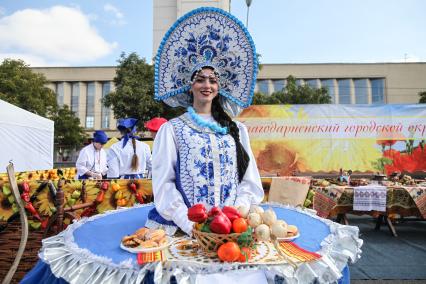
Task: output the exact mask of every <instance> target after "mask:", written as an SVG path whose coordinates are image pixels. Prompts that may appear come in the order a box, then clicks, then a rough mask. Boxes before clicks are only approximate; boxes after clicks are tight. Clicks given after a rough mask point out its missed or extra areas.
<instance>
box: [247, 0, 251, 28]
mask: <svg viewBox="0 0 426 284" xmlns="http://www.w3.org/2000/svg"><path fill="white" fill-rule="evenodd" d="M251 1H252V0H246V4H247V18H246V28H247V29H248V18H249V10H250V5H251Z"/></svg>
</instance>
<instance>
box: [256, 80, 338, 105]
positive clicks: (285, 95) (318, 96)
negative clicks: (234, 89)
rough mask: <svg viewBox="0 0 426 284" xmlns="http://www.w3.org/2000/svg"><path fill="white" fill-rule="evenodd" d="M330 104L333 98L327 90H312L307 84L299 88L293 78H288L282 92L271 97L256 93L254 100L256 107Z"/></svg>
mask: <svg viewBox="0 0 426 284" xmlns="http://www.w3.org/2000/svg"><path fill="white" fill-rule="evenodd" d="M329 103H331V97H330V96H329V95H328V90H327V89H326V88H319V89H317V88H311V87H310V86H308V85H306V84H304V85H301V86H298V85H296V79H295V78H294V77H293V76H288V77H287V85H286V86H285V88H284V89H283V90H282V91H279V92H275V93H272V94H271V95H270V96H268V95H265V94H261V93H256V94H255V95H254V98H253V104H255V105H258V104H264V105H275V104H329Z"/></svg>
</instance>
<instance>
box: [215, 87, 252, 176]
mask: <svg viewBox="0 0 426 284" xmlns="http://www.w3.org/2000/svg"><path fill="white" fill-rule="evenodd" d="M219 99H220V98H219V95H218V96H216V97H215V98H214V99H213V102H212V116H213V118H214V119H215V120H216V121H217V122H218V123H219V124H220V125H221V126H222V127H228V129H229V134H230V135H231V136H232V138H234V140H235V148H236V152H237V168H238V180H239V182H241V181H242V180H243V177H244V174H245V173H246V170H247V167H248V164H249V162H250V157H249V155H248V154H247V152H246V150H245V149H244V147H243V145H242V144H241V142H240V131H239V129H238V126H237V124H236V123H235V122H234V121H233V120H232V119H231V118H230V117H229V115H228V114H227V113H226V112H225V111H224V110H223V108H222V105H221V104H220V101H219Z"/></svg>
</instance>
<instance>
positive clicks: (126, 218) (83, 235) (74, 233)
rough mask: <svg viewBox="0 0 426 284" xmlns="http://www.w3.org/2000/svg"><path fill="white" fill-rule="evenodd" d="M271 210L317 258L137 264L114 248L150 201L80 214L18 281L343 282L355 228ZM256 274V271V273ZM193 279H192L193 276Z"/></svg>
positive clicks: (356, 247)
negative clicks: (247, 277)
mask: <svg viewBox="0 0 426 284" xmlns="http://www.w3.org/2000/svg"><path fill="white" fill-rule="evenodd" d="M262 206H263V207H264V208H269V207H271V208H273V209H274V210H275V212H276V213H277V216H278V218H279V219H284V220H286V221H287V222H288V223H290V224H294V225H296V226H297V227H298V228H299V231H300V237H299V238H297V239H296V240H295V243H296V244H297V245H298V246H300V247H301V248H303V249H305V250H308V251H312V252H316V253H318V254H320V255H322V257H321V258H320V259H319V260H316V261H312V262H304V263H300V264H298V267H297V269H294V268H293V267H291V266H290V265H289V264H280V265H247V264H241V263H233V264H229V263H217V264H216V265H211V264H210V265H208V266H206V265H202V264H200V265H193V264H191V265H189V264H188V263H184V262H179V261H174V262H173V261H165V262H156V263H148V264H146V265H144V266H139V265H138V264H137V261H136V255H135V254H131V253H128V252H126V251H124V250H122V249H120V247H119V244H120V240H121V238H122V237H123V236H124V235H126V234H129V233H132V232H134V231H135V230H137V229H138V228H140V227H142V226H143V225H144V224H145V221H146V219H147V214H148V212H149V210H150V209H151V208H152V207H153V205H152V204H148V205H142V206H139V207H133V208H124V209H120V210H115V211H110V212H107V213H105V214H102V215H96V216H93V217H90V218H84V219H82V220H80V221H78V222H75V223H73V224H71V225H70V226H69V227H68V228H67V229H66V230H65V231H63V232H61V233H60V234H58V235H56V236H53V237H51V238H48V239H45V240H43V247H42V249H41V252H40V254H39V256H40V261H39V263H38V264H37V265H36V267H35V268H34V269H33V270H32V271H30V272H29V273H28V274H27V275H26V277H25V278H24V279H23V280H22V283H52V281H56V282H57V283H64V282H65V281H66V282H70V283H141V282H142V281H143V280H144V281H148V282H150V281H152V282H155V283H164V282H166V283H167V282H169V281H170V279H173V280H175V281H177V283H196V282H197V281H198V280H199V279H200V278H202V277H205V276H206V275H207V276H208V275H209V274H210V275H219V274H224V273H225V274H235V273H236V274H237V275H238V273H242V272H245V273H247V274H249V273H252V272H253V273H254V272H256V273H258V272H259V271H263V272H264V273H265V277H266V278H267V279H268V282H271V283H273V282H277V283H279V282H280V281H283V280H285V281H286V283H310V282H319V283H332V282H338V281H340V282H341V283H348V282H349V270H348V268H347V264H348V262H355V261H357V260H358V259H359V257H360V253H361V249H360V247H361V245H362V240H360V239H359V238H358V233H359V231H358V228H357V227H353V226H344V225H340V224H337V223H334V222H332V221H330V220H327V219H322V218H320V217H317V216H315V215H311V213H309V212H306V211H303V210H301V209H296V208H292V207H287V206H283V205H279V204H264V205H262ZM257 275H258V274H257ZM197 279H198V280H197Z"/></svg>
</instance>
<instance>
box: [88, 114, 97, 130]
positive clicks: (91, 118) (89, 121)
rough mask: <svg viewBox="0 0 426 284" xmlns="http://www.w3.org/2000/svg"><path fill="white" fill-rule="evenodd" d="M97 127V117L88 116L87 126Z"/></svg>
mask: <svg viewBox="0 0 426 284" xmlns="http://www.w3.org/2000/svg"><path fill="white" fill-rule="evenodd" d="M94 127H95V118H94V117H93V116H86V128H94Z"/></svg>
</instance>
